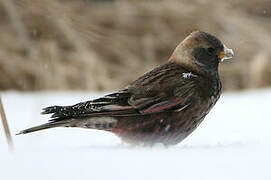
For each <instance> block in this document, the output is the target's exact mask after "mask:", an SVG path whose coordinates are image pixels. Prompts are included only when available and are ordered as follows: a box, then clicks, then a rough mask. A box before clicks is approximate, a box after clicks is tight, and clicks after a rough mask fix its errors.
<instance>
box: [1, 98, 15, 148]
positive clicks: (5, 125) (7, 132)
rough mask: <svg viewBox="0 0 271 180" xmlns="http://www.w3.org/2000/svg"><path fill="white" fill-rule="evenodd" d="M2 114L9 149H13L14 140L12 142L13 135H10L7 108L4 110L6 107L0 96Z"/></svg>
mask: <svg viewBox="0 0 271 180" xmlns="http://www.w3.org/2000/svg"><path fill="white" fill-rule="evenodd" d="M0 114H1V119H2V123H3V127H4V130H5V135H6V138H7V142H8V146H9V149H10V150H13V142H12V138H11V135H10V131H9V127H8V122H7V118H6V114H5V110H4V107H3V103H2V98H1V97H0Z"/></svg>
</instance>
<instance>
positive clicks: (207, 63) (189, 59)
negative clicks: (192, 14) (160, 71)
mask: <svg viewBox="0 0 271 180" xmlns="http://www.w3.org/2000/svg"><path fill="white" fill-rule="evenodd" d="M233 55H234V53H233V50H232V49H229V48H227V47H226V46H225V45H224V44H222V43H221V41H220V40H219V39H217V38H216V37H215V36H213V35H211V34H208V33H205V32H201V31H194V32H192V33H191V34H190V35H189V36H187V37H186V38H185V39H184V40H183V41H182V42H181V43H180V44H179V45H178V46H177V48H176V49H175V51H174V52H173V54H172V56H171V58H170V61H173V62H175V63H177V64H181V65H183V66H185V67H187V68H190V69H191V68H192V70H194V71H197V72H204V73H217V70H218V64H219V63H220V62H222V61H224V60H225V59H231V58H232V57H233Z"/></svg>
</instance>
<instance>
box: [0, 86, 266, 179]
mask: <svg viewBox="0 0 271 180" xmlns="http://www.w3.org/2000/svg"><path fill="white" fill-rule="evenodd" d="M99 95H103V93H83V92H76V93H75V92H65V93H62V92H45V93H19V92H2V93H1V96H2V100H3V104H4V108H5V110H6V115H7V119H8V123H9V126H10V130H11V133H12V138H13V141H14V145H15V148H14V150H13V151H12V152H11V151H9V149H8V146H7V143H6V140H5V136H4V130H3V127H2V125H0V154H1V155H0V172H1V175H0V177H1V179H3V180H13V179H27V180H48V179H50V180H70V179H80V180H84V179H88V180H100V179H118V180H121V179H125V180H126V179H127V180H144V179H148V180H151V179H154V180H160V179H161V180H167V179H169V180H175V179H176V180H178V179H182V180H190V179H194V180H205V179H206V180H212V179H215V180H217V179H219V180H224V179H225V180H229V179H230V180H233V179H234V180H235V179H240V180H241V179H242V180H250V179H251V180H255V179H260V180H270V179H271V118H270V112H271V110H270V105H271V89H266V90H258V91H246V92H238V93H226V94H224V95H222V97H221V98H220V100H219V101H218V103H217V104H216V106H215V107H214V108H213V109H212V110H211V112H210V113H209V114H208V115H207V117H206V118H205V120H204V121H203V123H202V124H201V125H200V126H199V127H198V129H196V130H195V131H194V132H193V133H192V135H190V136H189V137H188V138H187V139H185V140H184V141H183V142H182V143H180V144H178V145H176V146H172V147H168V148H166V147H163V146H161V145H157V146H155V147H152V148H143V147H132V146H129V145H126V144H123V143H122V142H121V140H120V139H119V138H118V137H116V136H115V135H113V134H111V133H108V132H103V131H99V130H88V129H80V128H54V129H49V130H45V131H40V132H36V133H32V134H27V135H19V136H15V133H18V132H19V131H20V130H22V129H25V128H28V127H31V126H34V125H39V124H42V123H45V122H46V121H47V120H48V118H49V116H45V115H40V111H41V108H43V107H46V106H50V105H72V104H75V103H78V102H80V101H86V100H90V99H92V98H96V97H98V96H99Z"/></svg>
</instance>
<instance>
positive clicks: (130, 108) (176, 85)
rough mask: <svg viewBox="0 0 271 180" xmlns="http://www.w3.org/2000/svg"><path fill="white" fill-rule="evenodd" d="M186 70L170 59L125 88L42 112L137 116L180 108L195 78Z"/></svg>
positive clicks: (191, 94) (56, 116) (58, 115)
mask: <svg viewBox="0 0 271 180" xmlns="http://www.w3.org/2000/svg"><path fill="white" fill-rule="evenodd" d="M184 72H186V73H187V71H186V70H185V69H183V68H182V67H180V66H178V65H176V64H174V63H167V64H165V65H163V66H160V67H158V68H156V69H154V70H153V71H151V72H149V73H147V74H145V75H143V76H142V77H141V78H139V79H138V80H136V81H134V82H133V83H132V84H131V85H130V86H128V87H127V88H126V89H124V90H122V91H119V92H116V93H113V94H109V95H106V96H104V97H102V98H99V99H95V100H93V101H86V102H82V103H78V104H76V105H73V106H52V107H47V108H45V109H44V111H43V112H42V114H51V113H52V114H53V115H52V118H54V119H52V121H57V120H58V119H59V120H62V119H66V118H82V117H89V116H135V115H145V114H151V113H159V112H165V111H180V110H182V109H184V108H186V107H187V106H189V105H190V104H191V103H193V97H194V95H195V94H194V93H195V80H194V79H193V78H183V76H182V73H184Z"/></svg>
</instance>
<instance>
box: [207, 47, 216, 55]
mask: <svg viewBox="0 0 271 180" xmlns="http://www.w3.org/2000/svg"><path fill="white" fill-rule="evenodd" d="M207 51H208V53H210V54H213V53H214V52H215V49H214V48H211V47H210V48H208V49H207Z"/></svg>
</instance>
